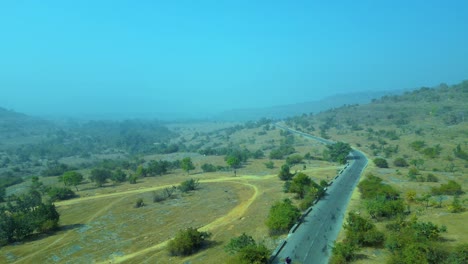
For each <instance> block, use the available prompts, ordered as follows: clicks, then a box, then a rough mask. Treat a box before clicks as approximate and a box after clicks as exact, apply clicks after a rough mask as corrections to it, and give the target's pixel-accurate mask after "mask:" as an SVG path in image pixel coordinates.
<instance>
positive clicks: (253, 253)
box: [237, 244, 271, 264]
mask: <svg viewBox="0 0 468 264" xmlns="http://www.w3.org/2000/svg"><path fill="white" fill-rule="evenodd" d="M237 255H238V260H239V262H238V263H239V264H268V263H269V259H270V255H271V252H270V250H268V248H267V247H265V245H263V244H259V245H248V246H246V247H244V248H242V249H241V250H240V251H239V252H238V253H237Z"/></svg>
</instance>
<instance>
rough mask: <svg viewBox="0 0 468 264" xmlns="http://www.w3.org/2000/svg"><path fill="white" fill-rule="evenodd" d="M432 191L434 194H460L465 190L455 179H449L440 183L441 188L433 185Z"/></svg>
mask: <svg viewBox="0 0 468 264" xmlns="http://www.w3.org/2000/svg"><path fill="white" fill-rule="evenodd" d="M431 193H432V194H433V195H460V194H463V193H464V191H463V190H462V188H461V185H460V184H458V183H457V182H455V181H452V180H450V181H448V182H447V183H446V184H442V185H440V187H439V188H437V187H432V189H431Z"/></svg>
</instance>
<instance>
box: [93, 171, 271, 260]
mask: <svg viewBox="0 0 468 264" xmlns="http://www.w3.org/2000/svg"><path fill="white" fill-rule="evenodd" d="M262 178H263V179H269V178H270V177H262ZM262 178H259V177H256V176H243V177H236V178H232V177H231V178H219V179H210V180H205V181H200V182H203V183H210V182H227V181H231V182H232V183H235V184H242V185H245V186H248V187H250V188H252V189H253V190H254V194H253V195H252V196H251V197H249V198H248V199H247V200H246V201H243V202H241V203H240V204H239V205H237V206H236V207H234V208H233V209H232V210H231V211H230V212H229V213H228V214H226V215H224V216H222V217H220V218H218V219H216V220H214V221H213V222H211V223H208V224H206V225H205V226H202V227H201V228H199V230H200V231H211V230H214V229H216V228H219V227H222V226H225V225H227V224H230V223H232V222H233V221H235V220H238V219H239V218H241V217H242V216H243V215H244V214H245V212H246V211H247V209H248V208H249V206H250V205H251V204H252V203H253V202H254V201H255V199H256V198H257V197H258V188H257V186H255V185H254V184H251V183H248V182H247V181H246V180H247V179H255V180H258V179H262ZM168 243H169V240H166V241H164V242H161V243H159V244H156V245H154V246H151V247H148V248H145V249H142V250H140V251H137V252H133V253H131V254H127V255H125V256H121V257H115V258H113V259H111V260H106V261H103V262H100V263H102V264H104V263H122V262H125V261H128V260H130V259H132V258H135V257H138V256H142V255H145V254H147V253H149V252H154V251H158V250H162V249H163V248H164V247H165V246H166V245H167V244H168Z"/></svg>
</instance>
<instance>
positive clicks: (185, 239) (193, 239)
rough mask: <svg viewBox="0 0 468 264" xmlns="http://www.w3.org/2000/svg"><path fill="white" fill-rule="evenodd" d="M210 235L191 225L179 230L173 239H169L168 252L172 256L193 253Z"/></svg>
mask: <svg viewBox="0 0 468 264" xmlns="http://www.w3.org/2000/svg"><path fill="white" fill-rule="evenodd" d="M210 236H211V234H210V233H208V232H200V231H198V230H197V229H195V228H192V227H190V228H187V229H185V230H179V232H178V233H177V234H176V236H175V237H174V239H172V240H171V241H169V244H168V250H169V253H170V254H171V255H172V256H186V255H190V254H192V253H195V252H196V251H198V250H199V249H200V248H202V246H203V245H204V243H205V242H206V239H208V238H209V237H210Z"/></svg>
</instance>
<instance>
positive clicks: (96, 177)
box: [89, 169, 112, 187]
mask: <svg viewBox="0 0 468 264" xmlns="http://www.w3.org/2000/svg"><path fill="white" fill-rule="evenodd" d="M111 175H112V172H111V171H110V170H107V169H93V170H92V171H91V176H90V177H89V179H90V180H91V181H92V182H94V183H96V186H97V187H102V185H104V183H106V182H107V179H109V178H110V177H111Z"/></svg>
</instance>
